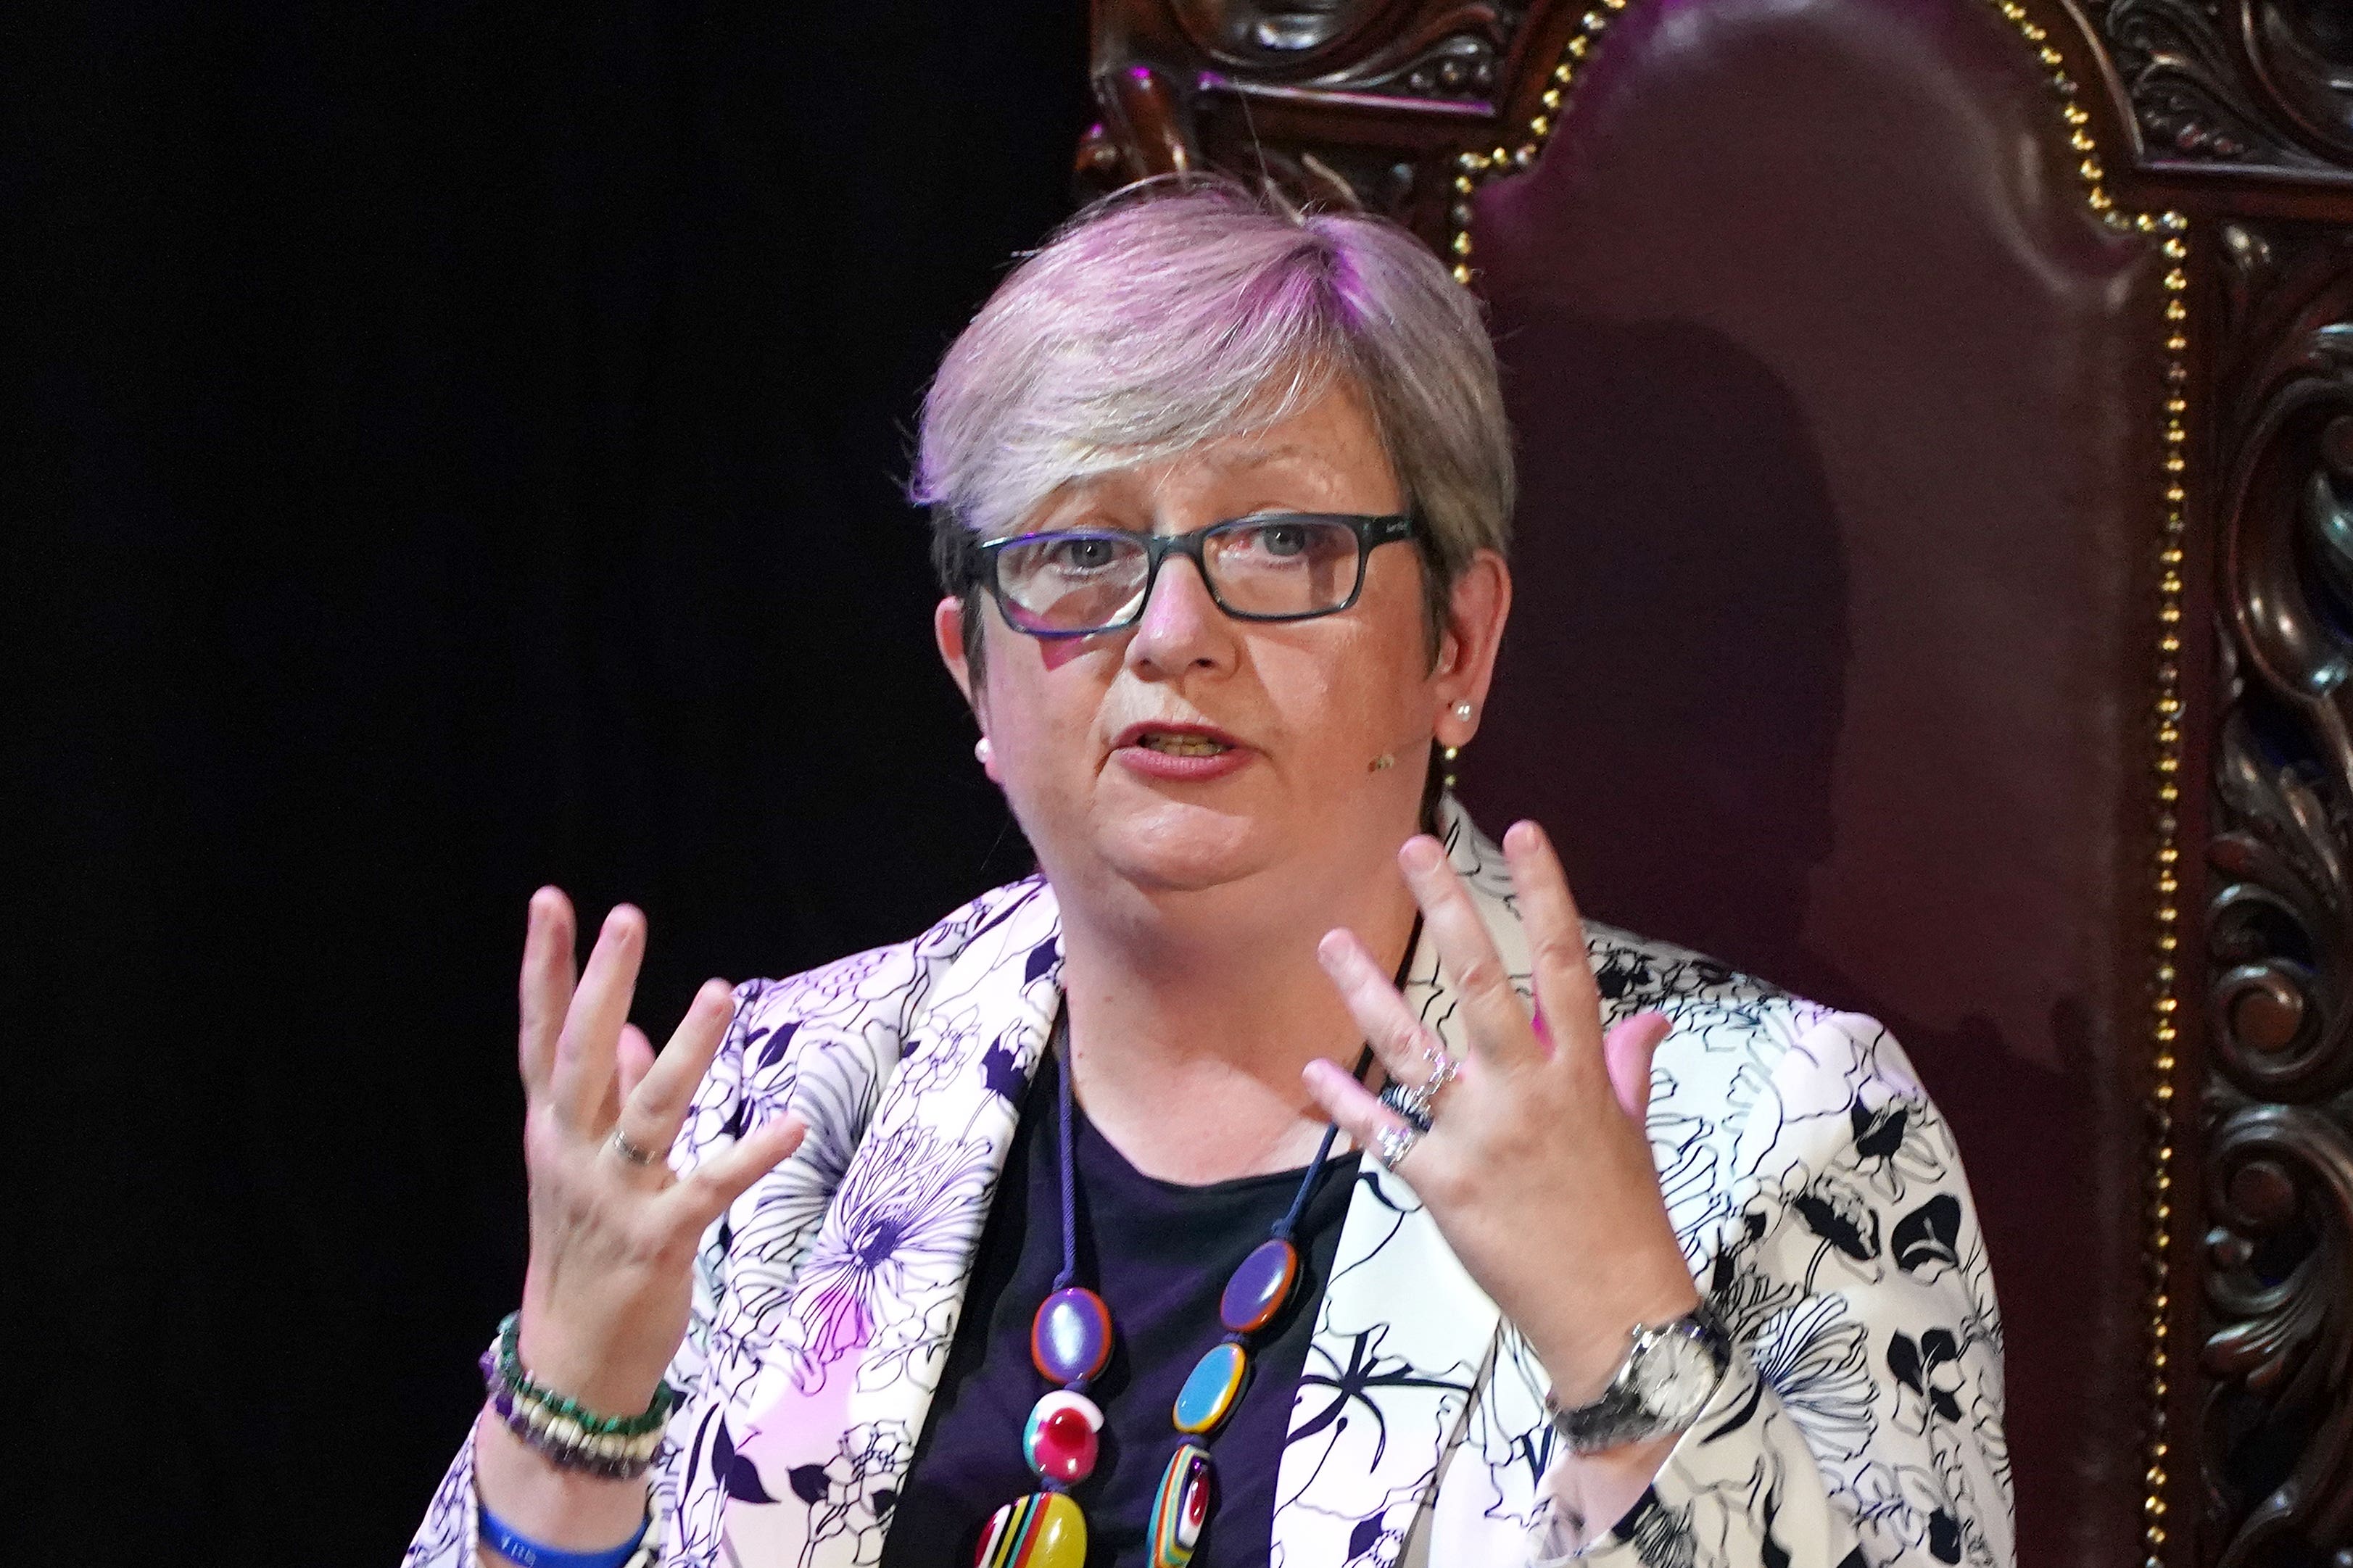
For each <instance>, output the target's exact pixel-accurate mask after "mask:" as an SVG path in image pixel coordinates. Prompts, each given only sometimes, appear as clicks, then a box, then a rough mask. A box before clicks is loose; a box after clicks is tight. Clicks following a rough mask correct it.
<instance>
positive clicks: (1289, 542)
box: [1202, 517, 1356, 616]
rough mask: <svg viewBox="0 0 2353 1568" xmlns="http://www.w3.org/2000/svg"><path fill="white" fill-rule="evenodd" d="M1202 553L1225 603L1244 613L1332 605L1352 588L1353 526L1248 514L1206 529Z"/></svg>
mask: <svg viewBox="0 0 2353 1568" xmlns="http://www.w3.org/2000/svg"><path fill="white" fill-rule="evenodd" d="M1203 543H1204V546H1205V548H1204V550H1203V552H1202V553H1203V555H1204V557H1205V558H1206V559H1207V561H1208V567H1209V582H1210V584H1211V586H1212V587H1214V588H1215V589H1216V590H1217V595H1218V597H1219V600H1220V601H1221V602H1223V604H1224V605H1225V606H1226V608H1228V609H1229V610H1231V611H1233V612H1234V613H1236V614H1237V615H1244V616H1313V615H1319V614H1321V613H1323V612H1324V611H1326V610H1336V609H1338V608H1339V607H1340V606H1341V605H1343V604H1345V603H1346V602H1347V598H1348V595H1350V594H1352V593H1354V592H1356V530H1355V529H1353V528H1350V527H1349V526H1348V525H1347V524H1346V523H1345V522H1337V521H1333V520H1332V519H1330V518H1317V517H1253V518H1244V519H1242V520H1241V521H1239V522H1229V523H1221V524H1219V526H1218V527H1216V528H1213V529H1211V530H1209V537H1208V539H1207V540H1205V541H1204V542H1203Z"/></svg>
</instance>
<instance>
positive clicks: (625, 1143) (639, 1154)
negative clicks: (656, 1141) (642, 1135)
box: [611, 1127, 661, 1166]
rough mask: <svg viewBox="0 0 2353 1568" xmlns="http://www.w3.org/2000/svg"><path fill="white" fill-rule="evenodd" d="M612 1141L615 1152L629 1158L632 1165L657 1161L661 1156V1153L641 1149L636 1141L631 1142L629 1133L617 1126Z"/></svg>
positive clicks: (626, 1158)
mask: <svg viewBox="0 0 2353 1568" xmlns="http://www.w3.org/2000/svg"><path fill="white" fill-rule="evenodd" d="M611 1142H612V1145H613V1152H614V1153H616V1154H618V1155H619V1156H620V1157H621V1158H622V1159H624V1160H627V1161H628V1163H630V1164H632V1165H640V1166H643V1165H650V1164H652V1163H654V1162H655V1161H657V1160H659V1159H660V1158H661V1156H660V1155H659V1154H657V1153H655V1152H652V1151H651V1150H649V1149H640V1148H638V1146H637V1145H636V1144H635V1143H632V1142H629V1135H628V1133H626V1132H624V1131H621V1130H620V1129H619V1128H617V1127H616V1128H614V1129H613V1136H612V1139H611Z"/></svg>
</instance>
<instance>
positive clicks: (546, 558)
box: [0, 0, 1088, 1563]
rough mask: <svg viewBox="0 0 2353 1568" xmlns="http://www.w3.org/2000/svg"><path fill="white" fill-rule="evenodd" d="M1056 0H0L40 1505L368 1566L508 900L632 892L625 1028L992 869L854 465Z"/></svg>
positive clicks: (1013, 844)
mask: <svg viewBox="0 0 2353 1568" xmlns="http://www.w3.org/2000/svg"><path fill="white" fill-rule="evenodd" d="M1085 42H1086V41H1085V7H1084V6H1083V5H1082V4H1080V3H1079V0H988V3H987V4H985V5H976V4H944V3H942V4H933V5H906V4H900V5H859V6H854V7H853V6H847V5H835V6H828V5H818V4H814V3H807V4H804V3H798V0H794V3H786V4H778V3H776V0H763V3H761V4H756V5H754V4H748V3H741V0H735V3H715V4H693V3H688V0H660V3H656V0H641V3H638V4H635V5H629V4H619V3H610V0H607V3H600V4H593V5H581V6H577V7H543V8H525V9H518V8H514V7H508V6H495V5H459V4H451V3H447V0H443V3H438V4H412V5H400V6H367V5H308V6H298V5H259V4H250V3H248V4H237V5H224V4H220V3H218V0H202V3H183V4H153V3H150V4H142V5H93V4H79V5H37V6H31V7H26V6H23V5H19V6H16V7H12V8H10V12H9V16H8V19H7V20H6V21H5V22H0V116H5V121H0V129H5V152H0V159H5V164H0V167H5V181H6V184H5V190H0V211H5V215H6V223H7V226H8V235H9V238H8V239H7V241H6V243H5V246H0V268H5V271H0V280H5V297H6V300H7V309H6V326H5V342H6V344H7V345H8V346H7V349H6V353H5V363H7V364H8V367H9V368H8V369H7V370H6V371H5V376H0V387H5V398H6V403H5V406H0V429H4V430H5V437H0V441H4V442H5V445H0V456H5V473H0V514H5V519H6V527H5V562H0V627H5V630H0V635H5V649H0V652H5V658H0V702H5V708H0V735H4V737H5V738H0V745H5V748H6V756H5V762H6V763H7V765H6V767H5V773H0V777H5V781H6V788H7V790H8V795H7V797H6V798H5V800H0V807H5V817H4V818H0V857H5V858H0V889H5V907H6V909H7V910H8V911H9V913H10V914H11V915H12V916H14V917H15V918H14V920H12V921H11V922H10V926H11V929H12V931H13V932H14V934H13V935H12V936H10V937H9V938H8V939H7V941H6V942H5V952H6V961H7V964H8V969H9V971H10V973H9V974H8V976H7V985H6V991H5V1009H0V1018H5V1024H0V1029H5V1038H6V1043H7V1050H6V1053H5V1063H6V1071H7V1074H8V1081H9V1083H10V1084H11V1085H12V1086H13V1087H12V1088H11V1089H9V1090H8V1091H7V1092H6V1093H5V1103H6V1104H7V1106H8V1109H9V1110H10V1112H11V1113H10V1114H9V1115H8V1117H7V1121H8V1122H9V1123H10V1124H11V1125H13V1126H15V1127H16V1129H17V1130H18V1131H17V1134H16V1135H14V1136H12V1137H11V1138H10V1139H9V1140H7V1142H8V1143H9V1145H10V1147H9V1150H8V1158H9V1161H10V1163H11V1164H12V1165H14V1166H16V1167H17V1169H16V1172H15V1174H14V1177H13V1182H14V1184H15V1185H16V1190H17V1191H18V1192H20V1193H24V1194H29V1195H30V1199H31V1201H30V1203H29V1205H27V1204H24V1203H21V1202H20V1203H19V1204H16V1205H10V1208H11V1211H12V1212H11V1223H10V1224H9V1226H8V1227H7V1228H8V1233H9V1234H10V1235H11V1236H12V1237H15V1238H16V1239H15V1241H14V1243H13V1244H12V1246H11V1247H10V1249H9V1250H10V1252H11V1253H12V1254H13V1255H14V1257H15V1262H14V1264H13V1265H12V1266H11V1267H10V1268H6V1269H5V1270H0V1275H5V1279H6V1280H7V1285H6V1292H7V1299H8V1300H13V1301H14V1302H15V1303H16V1307H18V1308H22V1307H24V1306H26V1305H30V1306H31V1307H32V1308H33V1309H34V1315H33V1316H32V1318H31V1321H33V1322H34V1323H35V1324H36V1325H37V1327H36V1328H34V1329H32V1330H27V1329H26V1328H25V1327H24V1326H22V1325H23V1324H25V1323H26V1321H27V1319H26V1316H20V1315H16V1314H15V1313H13V1312H12V1317H14V1318H15V1321H17V1322H18V1323H19V1325H20V1327H19V1328H18V1329H16V1330H15V1331H12V1332H11V1333H10V1335H9V1336H8V1338H9V1340H10V1341H11V1342H13V1348H14V1350H15V1352H16V1355H15V1356H12V1358H11V1359H12V1360H16V1361H19V1362H20V1364H19V1365H18V1367H17V1368H16V1369H15V1370H14V1371H12V1372H11V1373H10V1374H9V1377H8V1384H7V1386H8V1387H9V1388H10V1390H11V1393H12V1394H13V1395H14V1396H15V1415H14V1416H13V1418H12V1419H13V1422H14V1425H15V1427H16V1433H17V1435H18V1437H19V1438H20V1439H23V1438H28V1437H34V1436H37V1438H38V1441H37V1443H34V1444H32V1445H31V1446H30V1447H19V1448H17V1452H18V1455H19V1457H18V1458H16V1461H15V1462H14V1464H13V1466H12V1468H15V1469H16V1472H17V1480H18V1482H19V1483H20V1484H24V1483H26V1482H29V1483H30V1484H31V1485H32V1486H33V1488H34V1489H35V1490H36V1491H37V1493H38V1495H39V1497H40V1501H39V1502H38V1504H37V1505H32V1506H34V1507H36V1508H37V1513H36V1514H32V1515H24V1514H20V1516H19V1518H20V1527H21V1528H22V1529H23V1530H24V1531H27V1532H29V1533H27V1534H25V1535H21V1536H20V1542H36V1541H37V1543H38V1545H39V1548H40V1549H39V1550H38V1551H37V1552H36V1554H37V1555H42V1556H47V1555H48V1553H49V1552H50V1550H52V1549H55V1550H58V1551H62V1552H64V1553H65V1554H66V1555H69V1556H71V1557H73V1558H74V1559H75V1560H76V1561H132V1560H142V1559H147V1558H150V1557H161V1556H162V1555H163V1554H164V1552H167V1551H168V1552H170V1554H171V1556H172V1558H173V1559H174V1560H176V1561H183V1562H187V1561H193V1562H205V1563H210V1562H224V1563H226V1562H236V1563H278V1562H283V1563H344V1562H348V1563H372V1562H373V1563H386V1562H390V1561H392V1560H393V1559H394V1558H395V1557H396V1554H397V1553H398V1552H399V1550H400V1548H401V1546H402V1544H403V1542H405V1541H406V1537H407V1535H408V1532H409V1531H410V1530H411V1529H412V1528H413V1527H414V1525H415V1522H416V1521H417V1518H418V1516H419V1515H420V1513H421V1511H422V1510H423V1508H424V1505H425V1501H426V1499H427V1495H428V1493H429V1492H430V1490H431V1489H432V1487H433V1485H434V1483H435V1481H436V1479H438V1475H439V1472H440V1470H441V1468H442V1466H443V1464H444V1463H445V1462H446V1460H447V1458H448V1454H449V1452H450V1451H451V1449H452V1448H454V1447H455V1446H456V1444H457V1443H458V1441H459V1437H460V1436H461V1435H462V1433H463V1430H464V1427H465V1425H466V1422H467V1419H468V1417H469V1415H470V1412H471V1410H472V1409H473V1407H474V1405H475V1404H476V1402H477V1400H478V1398H479V1395H480V1388H479V1384H478V1383H477V1382H476V1374H475V1372H474V1370H473V1365H472V1361H473V1356H474V1354H475V1352H476V1351H477V1350H478V1349H479V1348H480V1344H481V1343H482V1342H483V1341H484V1339H485V1337H486V1335H487V1334H488V1332H489V1331H490V1329H491V1325H492V1324H493V1323H494V1322H495V1321H497V1319H498V1317H499V1316H500V1314H501V1313H502V1312H503V1311H505V1310H507V1309H508V1308H509V1307H510V1306H511V1305H512V1302H513V1301H514V1300H515V1299H516V1294H517V1289H518V1283H519V1279H520V1274H521V1268H522V1235H523V1231H522V1172H521V1161H520V1156H519V1152H518V1149H517V1142H516V1128H517V1122H518V1118H519V1114H520V1108H521V1101H520V1095H519V1093H518V1091H517V1089H516V1087H515V1084H514V1080H513V1067H512V1007H513V1003H512V965H513V962H514V957H515V953H516V950H517V945H518V942H519V940H520V935H521V931H522V912H523V902H524V900H525V898H526V897H527V896H528V895H529V893H530V891H531V889H533V887H535V886H537V885H538V884H540V883H542V882H545V881H555V882H559V883H561V884H563V885H564V886H565V887H566V888H568V889H570V890H571V891H572V892H573V893H574V895H575V898H577V899H578V900H580V902H581V903H582V904H583V906H584V907H585V908H586V910H588V911H590V912H591V914H592V916H593V913H594V912H595V911H599V910H602V909H604V908H605V907H606V906H607V905H608V904H609V903H611V902H612V901H614V900H617V899H623V898H627V899H630V900H636V901H638V902H639V903H641V904H642V905H643V906H644V907H645V908H646V909H647V910H648V911H649V915H650V918H651V921H652V930H653V941H652V954H651V962H650V973H649V976H648V979H647V982H646V984H645V986H644V988H643V990H642V992H641V994H640V1002H639V1007H638V1018H639V1021H640V1022H641V1023H643V1024H644V1025H646V1026H648V1027H649V1030H650V1031H651V1032H652V1033H653V1034H654V1036H655V1037H656V1038H657V1039H659V1038H660V1037H662V1035H663V1034H664V1033H666V1031H667V1028H668V1026H669V1025H670V1023H671V1022H672V1021H673V1020H674V1019H675V1017H676V1015H677V1013H678V1011H679V1010H680V1008H681V1006H682V1005H683V1004H684V1002H685V1000H686V998H687V997H688V995H689V994H691V991H692V989H693V987H694V985H695V984H697V983H698V982H700V981H701V980H702V978H703V977H704V976H705V975H707V974H712V973H718V974H723V975H726V976H729V977H731V978H737V977H742V976H744V975H747V974H754V973H764V974H776V973H789V972H791V971H794V970H797V969H800V968H803V967H806V966H807V965H809V964H811V963H817V962H818V961H821V960H823V959H825V958H828V957H830V956H833V955H835V954H838V953H840V952H845V951H849V950H851V949H855V948H858V947H862V946H867V945H871V944H873V943H876V942H885V941H891V940H894V939H897V938H900V937H903V936H905V935H908V934H911V933H912V932H913V931H916V930H917V929H919V928H921V927H922V926H923V925H924V924H926V923H928V922H930V921H933V920H934V919H935V918H937V917H938V916H939V915H940V914H941V913H943V912H944V911H945V910H947V909H949V908H950V907H952V906H953V905H955V904H956V903H957V902H960V901H961V900H964V899H965V898H966V897H968V896H969V895H971V894H972V893H974V892H976V891H977V890H978V889H981V888H983V887H985V886H987V885H989V884H991V883H993V882H996V881H999V880H1002V879H1005V878H1006V877H1008V876H1009V875H1014V874H1018V872H1019V871H1021V870H1023V869H1026V864H1027V863H1026V856H1025V852H1024V851H1023V850H1022V848H1021V847H1020V844H1019V841H1018V837H1014V836H1013V835H1011V834H1010V833H1009V831H1008V828H1007V825H1006V819H1005V816H1004V814H1003V811H1002V809H1001V807H1000V805H999V804H998V802H997V798H996V796H995V795H994V793H993V792H992V791H991V790H990V789H989V788H988V786H987V784H986V782H985V781H984V780H983V779H982V778H981V777H980V774H979V772H978V769H977V768H976V766H975V765H974V763H973V761H972V758H971V754H970V750H969V747H970V743H971V740H972V737H973V731H972V729H971V727H970V725H969V723H968V721H965V718H964V717H963V715H962V712H961V710H960V708H959V705H958V703H957V701H956V699H955V691H954V689H953V688H952V687H951V686H950V684H949V683H948V681H947V679H946V677H945V676H944V674H943V673H941V671H940V670H939V668H938V667H937V664H936V660H935V659H934V655H933V653H932V651H931V643H930V632H929V626H928V613H929V608H930V605H931V603H932V599H933V594H932V590H931V585H930V582H929V578H928V574H927V571H926V567H925V564H924V560H925V556H924V550H925V543H924V535H923V525H922V522H921V520H920V519H919V517H918V516H917V515H916V514H915V513H914V512H913V510H912V509H910V508H909V507H907V506H906V505H905V503H904V502H903V501H902V500H901V499H900V496H899V491H898V485H899V483H900V481H901V479H902V478H903V474H904V470H905V467H906V452H907V445H908V439H909V437H908V432H909V430H910V429H911V427H912V424H913V415H914V410H915V407H916V404H917V399H918V396H919V395H920V391H921V387H922V385H923V382H924V380H925V378H926V377H927V375H928V374H929V372H930V369H931V367H932V365H933V363H934V361H935V360H936V358H937V356H938V354H939V353H940V351H941V350H942V349H943V348H944V346H945V344H946V342H947V341H948V339H949V337H950V336H951V335H952V334H953V333H954V331H955V329H956V328H957V327H958V326H959V325H960V324H961V323H962V321H964V320H965V317H966V316H967V315H968V314H969V313H970V311H971V310H973V309H974V308H975V307H976V305H977V304H978V303H979V301H980V300H981V299H982V298H983V297H984V296H985V295H986V294H987V290H988V289H989V288H990V287H991V286H992V285H993V283H994V281H995V280H996V279H997V277H998V276H1000V275H1001V272H1002V269H1003V268H1004V266H1005V264H1006V262H1007V261H1008V258H1009V256H1010V255H1011V253H1012V252H1013V251H1014V250H1015V249H1016V248H1018V247H1023V246H1027V245H1030V244H1034V243H1035V242H1036V241H1037V240H1038V239H1039V238H1040V237H1042V235H1043V234H1044V233H1045V231H1046V230H1047V229H1048V228H1049V227H1050V226H1051V224H1052V223H1053V222H1054V221H1056V220H1057V219H1058V218H1060V216H1063V215H1064V213H1065V212H1066V211H1067V210H1068V205H1069V204H1068V198H1067V171H1068V168H1069V163H1070V155H1071V148H1072V145H1073V142H1074V141H1075V138H1076V136H1077V134H1078V132H1080V131H1081V130H1082V127H1083V125H1084V124H1085V121H1086V120H1087V118H1088V114H1087V109H1086V104H1085V101H1084V97H1083V94H1084V74H1085ZM12 1447H16V1445H13V1444H12ZM36 1520H37V1523H36V1522H35V1521H36Z"/></svg>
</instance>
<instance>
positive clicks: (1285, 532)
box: [1258, 522, 1307, 555]
mask: <svg viewBox="0 0 2353 1568" xmlns="http://www.w3.org/2000/svg"><path fill="white" fill-rule="evenodd" d="M1258 538H1259V548H1260V549H1261V550H1263V551H1265V552H1267V553H1268V554H1269V555H1303V554H1305V553H1306V552H1307V531H1306V530H1305V529H1303V528H1302V527H1300V526H1299V525H1298V524H1297V523H1295V522H1277V523H1270V524H1269V525H1268V526H1266V527H1264V528H1261V529H1260V530H1259V531H1258Z"/></svg>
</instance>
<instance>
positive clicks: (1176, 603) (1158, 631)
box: [1127, 555, 1234, 675]
mask: <svg viewBox="0 0 2353 1568" xmlns="http://www.w3.org/2000/svg"><path fill="white" fill-rule="evenodd" d="M1233 648H1234V623H1233V621H1232V620H1231V619H1230V618H1229V617H1228V616H1227V615H1226V613H1225V612H1224V611H1223V610H1221V609H1219V608H1218V602H1217V601H1216V600H1215V599H1213V598H1211V597H1209V584H1208V582H1207V581H1205V580H1204V579H1203V578H1202V576H1201V569H1200V568H1199V567H1198V566H1197V565H1195V564H1194V563H1192V562H1191V561H1190V560H1188V559H1187V558H1186V557H1185V556H1182V555H1171V556H1169V557H1168V559H1167V560H1166V561H1165V562H1163V563H1161V566H1160V575H1159V576H1158V577H1157V578H1156V579H1155V581H1154V583H1153V584H1152V596H1151V597H1150V598H1149V599H1146V600H1145V604H1144V615H1143V616H1142V618H1141V619H1139V620H1138V621H1137V622H1136V624H1135V633H1134V636H1133V637H1130V638H1129V639H1128V644H1127V661H1128V663H1129V664H1130V665H1131V666H1139V667H1146V668H1152V669H1155V670H1157V671H1159V672H1160V673H1162V674H1164V675H1175V674H1176V673H1177V672H1179V671H1181V670H1186V669H1194V668H1202V667H1205V666H1208V667H1217V666H1221V665H1225V664H1229V663H1231V662H1232V658H1233Z"/></svg>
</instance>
